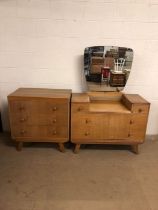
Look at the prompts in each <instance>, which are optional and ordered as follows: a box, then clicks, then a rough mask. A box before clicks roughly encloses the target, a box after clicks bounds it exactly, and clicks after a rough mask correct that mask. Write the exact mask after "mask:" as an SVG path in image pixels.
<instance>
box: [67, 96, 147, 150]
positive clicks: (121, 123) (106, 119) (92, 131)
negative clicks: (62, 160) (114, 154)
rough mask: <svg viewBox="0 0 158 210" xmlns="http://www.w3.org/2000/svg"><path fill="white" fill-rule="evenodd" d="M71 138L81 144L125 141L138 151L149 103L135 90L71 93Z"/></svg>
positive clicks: (76, 148) (143, 132)
mask: <svg viewBox="0 0 158 210" xmlns="http://www.w3.org/2000/svg"><path fill="white" fill-rule="evenodd" d="M71 103H72V105H71V141H72V142H73V143H75V145H76V146H75V152H78V150H79V148H80V145H81V144H126V145H131V146H132V150H133V151H134V152H135V153H138V145H139V144H141V143H143V141H144V138H145V133H146V125H147V119H148V112H149V106H150V105H149V103H148V102H147V101H146V100H145V99H143V98H142V97H141V96H139V95H136V94H122V93H119V94H118V93H94V94H92V95H91V94H88V93H83V94H80V93H76V94H72V102H71Z"/></svg>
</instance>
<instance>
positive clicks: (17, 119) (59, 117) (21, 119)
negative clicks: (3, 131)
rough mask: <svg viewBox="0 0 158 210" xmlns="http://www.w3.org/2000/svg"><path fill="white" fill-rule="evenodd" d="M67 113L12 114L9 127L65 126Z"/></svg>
mask: <svg viewBox="0 0 158 210" xmlns="http://www.w3.org/2000/svg"><path fill="white" fill-rule="evenodd" d="M68 117H69V115H68V112H66V113H59V114H50V115H48V114H38V113H32V112H29V113H28V114H25V113H24V114H22V113H21V114H19V113H17V114H16V113H13V114H11V116H10V123H11V125H19V126H20V125H25V126H27V125H45V126H48V125H52V126H53V125H56V126H58V125H67V124H68V119H69V118H68Z"/></svg>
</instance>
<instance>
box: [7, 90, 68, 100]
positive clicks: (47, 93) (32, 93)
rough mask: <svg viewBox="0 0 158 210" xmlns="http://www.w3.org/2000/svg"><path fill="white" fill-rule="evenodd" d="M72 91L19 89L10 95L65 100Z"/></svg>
mask: <svg viewBox="0 0 158 210" xmlns="http://www.w3.org/2000/svg"><path fill="white" fill-rule="evenodd" d="M70 96H71V90H69V89H46V88H19V89H17V90H15V91H14V92H13V93H11V94H10V95H8V97H9V98H11V97H33V98H34V97H35V98H59V99H60V98H65V99H69V98H70Z"/></svg>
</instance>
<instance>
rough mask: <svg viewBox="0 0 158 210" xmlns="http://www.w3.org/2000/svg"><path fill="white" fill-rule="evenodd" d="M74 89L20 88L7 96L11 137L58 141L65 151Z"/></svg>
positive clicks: (25, 139)
mask: <svg viewBox="0 0 158 210" xmlns="http://www.w3.org/2000/svg"><path fill="white" fill-rule="evenodd" d="M70 96H71V90H53V89H42V88H41V89H40V88H19V89H17V90H16V91H15V92H13V93H12V94H10V95H9V96H8V104H9V118H10V127H11V135H12V138H13V139H14V140H15V141H16V142H17V149H18V150H20V149H21V147H22V143H23V142H56V143H58V144H59V149H60V150H61V151H63V150H64V144H63V143H64V142H66V141H68V140H69V116H70V115H69V113H70Z"/></svg>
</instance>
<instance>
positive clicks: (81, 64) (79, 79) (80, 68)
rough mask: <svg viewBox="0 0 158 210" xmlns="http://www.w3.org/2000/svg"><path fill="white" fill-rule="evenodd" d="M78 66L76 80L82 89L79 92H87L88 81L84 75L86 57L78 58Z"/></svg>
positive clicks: (80, 56)
mask: <svg viewBox="0 0 158 210" xmlns="http://www.w3.org/2000/svg"><path fill="white" fill-rule="evenodd" d="M76 66H77V68H76V71H77V74H76V75H77V76H76V78H77V84H78V86H79V89H80V91H79V92H85V91H86V90H87V84H86V79H85V75H84V57H83V55H79V56H78V57H77V63H76Z"/></svg>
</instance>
